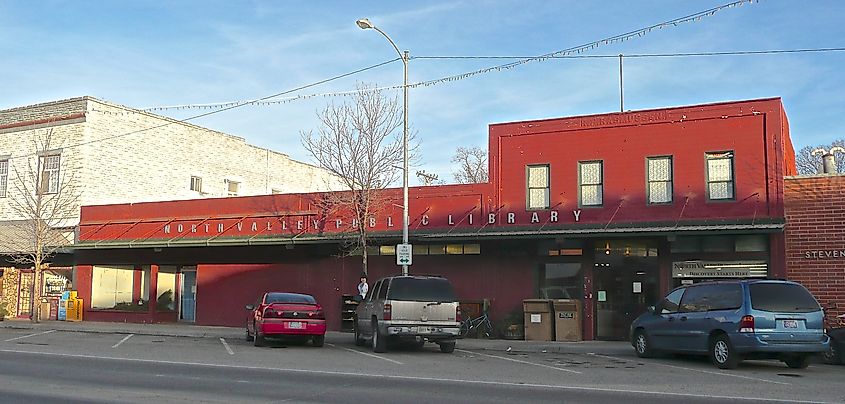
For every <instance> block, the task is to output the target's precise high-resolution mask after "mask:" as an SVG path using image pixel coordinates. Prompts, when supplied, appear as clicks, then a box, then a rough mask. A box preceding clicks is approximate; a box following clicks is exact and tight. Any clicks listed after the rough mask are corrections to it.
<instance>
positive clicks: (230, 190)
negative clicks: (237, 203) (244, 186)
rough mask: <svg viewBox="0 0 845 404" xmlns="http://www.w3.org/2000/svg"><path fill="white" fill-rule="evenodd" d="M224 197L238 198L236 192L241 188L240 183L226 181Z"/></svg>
mask: <svg viewBox="0 0 845 404" xmlns="http://www.w3.org/2000/svg"><path fill="white" fill-rule="evenodd" d="M225 182H226V195H228V196H238V192H239V191H240V188H241V183H240V182H237V181H233V180H226V181H225Z"/></svg>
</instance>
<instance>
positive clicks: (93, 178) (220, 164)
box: [0, 97, 343, 220]
mask: <svg viewBox="0 0 845 404" xmlns="http://www.w3.org/2000/svg"><path fill="white" fill-rule="evenodd" d="M80 112H84V113H85V116H84V118H77V119H72V120H64V121H57V122H49V123H43V124H39V125H34V126H33V125H30V126H24V127H12V128H7V129H0V156H2V155H11V156H12V160H11V161H12V162H13V164H21V163H23V162H24V161H25V160H26V158H23V157H22V156H25V155H27V154H32V153H33V151H31V149H32V147H31V146H29V145H28V143H27V142H26V141H25V140H26V139H28V138H32V136H35V135H36V134H38V133H43V132H44V131H45V130H48V129H49V128H52V129H53V136H54V143H56V144H57V147H54V148H61V151H62V168H61V171H62V175H70V173H73V176H74V180H75V182H76V183H77V184H78V185H79V186H80V189H81V198H80V204H81V205H101V204H112V203H128V202H145V201H161V200H177V199H195V198H206V197H225V196H227V188H226V185H227V184H226V182H225V180H227V179H228V180H234V181H237V182H239V183H240V186H239V192H238V195H239V196H248V195H262V194H269V193H271V192H272V191H273V190H278V191H281V192H283V193H297V192H315V191H325V190H330V189H334V190H339V189H343V186H342V185H341V183H340V181H337V180H336V179H335V178H334V177H333V176H331V175H330V174H329V173H328V172H326V171H325V170H323V169H320V168H318V167H315V166H312V165H309V164H305V163H302V162H298V161H295V160H292V159H290V158H289V157H288V156H286V155H284V154H282V153H278V152H274V151H269V150H267V149H264V148H260V147H256V146H252V145H249V144H247V143H246V141H245V140H244V139H243V138H240V137H237V136H232V135H228V134H225V133H221V132H217V131H213V130H210V129H206V128H202V127H199V126H196V125H193V124H188V123H181V122H178V121H176V120H173V119H170V118H166V117H162V116H159V115H155V114H152V113H148V112H143V111H139V110H135V109H131V108H127V107H123V106H120V105H116V104H112V103H109V102H105V101H101V100H97V99H95V98H91V97H82V98H75V99H71V100H65V101H56V102H51V103H45V104H39V105H35V106H31V107H21V108H14V109H10V110H4V111H0V127H2V126H4V125H10V124H16V123H20V122H28V121H33V120H38V119H45V118H51V117H57V116H68V115H71V114H74V113H80ZM10 171H11V170H10ZM191 176H198V177H201V178H202V183H203V189H202V191H203V192H202V193H199V192H195V191H191V190H190V184H191ZM12 177H13V176H12V175H11V174H10V176H9V188H10V191H11V188H12V180H13V179H12ZM8 197H13V196H12V195H11V194H10V195H9V196H8ZM15 218H16V217H14V215H13V214H12V213H11V212H10V211H9V209H8V203H4V202H3V201H2V200H1V199H0V220H14V219H15ZM77 220H78V218H77Z"/></svg>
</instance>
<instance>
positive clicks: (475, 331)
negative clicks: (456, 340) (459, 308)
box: [461, 311, 493, 338]
mask: <svg viewBox="0 0 845 404" xmlns="http://www.w3.org/2000/svg"><path fill="white" fill-rule="evenodd" d="M470 335H475V336H483V337H484V338H493V322H491V321H490V317H489V316H487V312H486V311H485V312H484V313H482V314H481V315H480V316H478V317H475V318H468V319H466V320H464V321H462V322H461V338H467V337H468V336H470Z"/></svg>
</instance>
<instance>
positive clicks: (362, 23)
mask: <svg viewBox="0 0 845 404" xmlns="http://www.w3.org/2000/svg"><path fill="white" fill-rule="evenodd" d="M355 24H357V25H358V27H360V28H361V29H374V30H376V31H378V33H379V34H381V35H382V36H384V37H385V38H387V41H388V42H390V44H391V45H393V49H395V50H396V53H398V54H399V57H400V58H401V59H402V66H403V73H404V78H403V81H402V98H403V99H404V107H403V121H404V122H403V129H402V167H403V169H402V244H408V58H409V55H408V51H405V52H404V53H403V52H402V51H400V50H399V47H398V46H396V43H395V42H393V40H392V39H390V37H389V36H388V35H387V34H386V33H384V31H382V30H381V29H379V28H378V27H376V26H375V25H373V23H371V22H370V20H369V19H366V18H362V19H360V20H358V21H355ZM402 275H408V265H407V264H402Z"/></svg>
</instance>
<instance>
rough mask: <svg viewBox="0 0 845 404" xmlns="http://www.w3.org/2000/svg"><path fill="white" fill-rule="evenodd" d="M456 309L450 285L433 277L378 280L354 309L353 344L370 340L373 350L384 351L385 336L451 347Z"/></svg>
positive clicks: (457, 325)
mask: <svg viewBox="0 0 845 404" xmlns="http://www.w3.org/2000/svg"><path fill="white" fill-rule="evenodd" d="M460 328H461V323H460V308H459V307H458V299H457V298H456V297H455V292H454V290H453V289H452V284H451V283H450V282H449V281H448V280H447V279H446V278H441V277H435V276H393V277H388V278H382V279H379V281H378V282H376V283H375V285H373V287H372V288H371V289H370V293H369V294H368V295H367V297H366V299H364V301H362V302H361V303H360V304H359V305H358V308H357V309H356V311H355V322H354V329H355V344H356V345H359V346H360V345H364V344H365V343H366V339H367V338H370V339H371V340H372V345H373V352H387V342H388V339H391V340H397V339H401V340H408V341H414V342H415V343H416V344H417V345H418V346H422V345H423V344H425V341H430V342H434V343H436V344H438V345H440V351H442V352H445V353H451V352H452V351H454V350H455V339H456V338H457V337H458V334H459V333H460Z"/></svg>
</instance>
